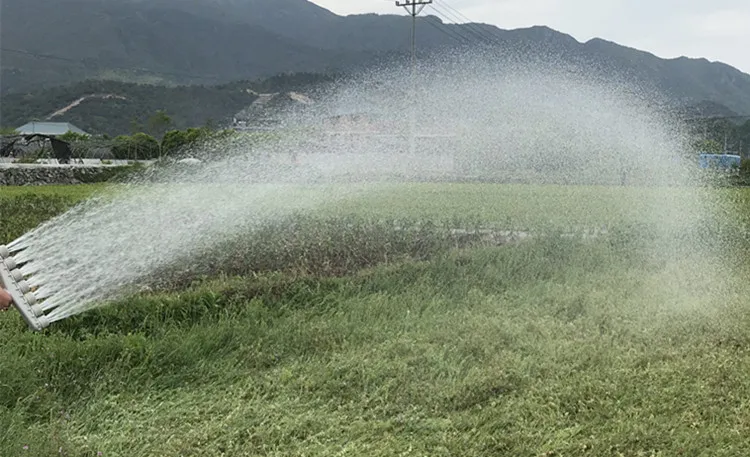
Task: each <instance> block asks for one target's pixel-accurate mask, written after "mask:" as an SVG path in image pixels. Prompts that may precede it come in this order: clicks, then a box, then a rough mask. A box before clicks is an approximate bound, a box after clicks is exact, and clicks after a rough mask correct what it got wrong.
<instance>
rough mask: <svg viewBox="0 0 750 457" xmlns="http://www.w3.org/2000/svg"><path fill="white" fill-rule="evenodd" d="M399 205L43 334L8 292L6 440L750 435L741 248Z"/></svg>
mask: <svg viewBox="0 0 750 457" xmlns="http://www.w3.org/2000/svg"><path fill="white" fill-rule="evenodd" d="M1 201H2V199H0V202H1ZM743 201H744V200H742V199H738V200H735V201H732V202H729V203H728V206H727V208H730V207H731V206H732V205H735V204H741V203H742V202H743ZM0 204H1V203H0ZM27 210H28V208H27ZM31 212H32V213H33V211H31ZM40 214H41V213H40ZM469 214H471V213H469ZM404 215H409V216H413V215H411V214H409V213H408V212H407V213H402V214H401V215H400V216H399V217H398V221H395V219H396V218H393V217H392V218H388V217H384V216H387V214H385V213H384V212H380V213H378V212H376V211H372V210H371V212H370V213H369V216H367V215H364V214H362V213H359V214H354V215H351V214H350V215H349V216H346V215H341V214H339V215H331V214H326V215H319V216H316V217H311V216H309V215H308V216H304V215H296V216H294V217H292V218H291V219H290V220H287V221H283V223H281V224H278V225H275V224H269V225H267V226H265V227H262V228H260V229H258V232H256V233H255V234H254V235H255V236H252V237H247V238H246V237H239V238H238V239H235V240H229V241H227V243H229V244H228V245H227V246H222V247H221V249H219V250H218V251H215V252H212V253H211V254H212V256H206V257H205V258H207V259H214V260H212V261H207V262H205V263H192V264H183V265H181V266H180V268H175V269H174V270H171V271H170V272H164V273H165V274H164V275H159V277H160V278H161V279H162V281H152V284H151V286H152V288H153V289H152V290H144V291H141V292H139V293H135V294H133V295H132V296H128V297H126V298H123V299H121V300H119V301H118V302H116V303H113V304H112V306H108V307H105V308H101V309H98V310H95V311H92V312H89V313H85V314H82V315H79V316H75V317H73V318H70V319H67V320H65V321H62V322H59V323H56V324H55V325H54V326H52V327H51V328H49V329H48V330H47V331H46V332H45V333H44V334H41V335H40V334H32V333H29V332H28V331H26V330H25V329H24V327H23V324H22V322H21V320H20V319H19V318H18V316H17V315H16V314H15V313H5V314H2V315H0V354H2V356H1V357H0V430H2V433H0V455H2V456H5V455H8V456H16V455H20V456H23V455H35V456H53V455H69V456H94V455H97V453H98V452H101V453H102V455H103V456H111V455H118V456H119V455H122V456H129V457H131V456H132V457H140V456H154V455H159V456H162V455H163V456H221V455H224V456H229V455H231V456H250V455H309V456H316V455H321V456H322V455H326V456H328V455H357V456H362V455H368V456H369V455H371V456H386V455H387V456H392V455H431V456H432V455H462V456H463V455H466V456H474V455H476V456H479V455H514V456H515V455H518V456H552V455H555V456H579V455H580V456H586V455H592V456H594V455H596V456H600V455H604V456H673V455H711V456H736V455H744V453H745V451H746V450H747V449H748V448H750V438H748V437H750V419H749V417H750V416H748V414H747V411H746V408H745V404H746V401H745V399H746V398H748V397H750V381H748V380H747V379H746V378H747V377H746V375H745V373H746V372H747V370H748V368H750V337H749V336H748V332H747V328H748V324H750V310H749V309H748V307H747V299H746V297H747V296H748V293H749V292H750V285H748V283H747V281H745V280H744V279H742V278H745V277H747V274H748V273H750V264H748V263H747V261H746V257H743V255H729V256H724V254H725V253H726V250H715V249H689V248H691V247H695V246H698V244H697V243H698V241H700V242H703V241H705V240H706V239H710V238H711V237H707V236H706V235H705V233H693V234H686V235H685V237H684V238H681V239H674V240H669V239H667V240H664V239H660V238H658V234H655V233H654V232H653V231H652V230H650V228H649V227H648V226H645V225H642V224H635V223H634V224H632V225H629V226H620V228H619V229H618V230H611V231H610V232H609V233H608V234H607V235H605V236H602V237H599V238H596V239H590V240H582V239H571V238H566V237H563V236H561V235H560V233H559V232H556V231H555V230H551V231H550V232H548V233H546V234H544V236H540V237H538V238H536V239H534V240H531V241H526V242H520V243H511V244H504V245H499V246H498V245H496V244H497V243H495V242H494V241H493V240H491V239H486V238H482V237H475V238H473V239H471V238H469V239H466V238H462V239H457V238H456V237H452V236H450V235H449V234H448V232H446V230H445V228H447V227H452V226H454V224H455V223H462V224H464V225H473V224H475V223H476V221H475V220H474V219H473V218H464V219H461V218H460V217H456V219H455V220H452V219H453V217H452V216H453V215H450V214H443V215H441V216H444V217H445V218H444V223H441V222H439V219H438V218H432V217H425V218H424V219H419V221H420V223H419V224H417V223H416V218H415V219H413V220H412V224H411V225H410V224H409V223H408V219H409V218H408V217H406V218H405V217H404ZM39 217H41V216H39ZM403 219H407V222H405V221H404V220H403ZM429 220H438V222H433V223H432V224H429V223H425V222H424V221H429ZM14 221H15V219H14ZM20 221H21V222H19V223H18V224H17V227H22V226H24V224H31V223H33V221H31V220H20ZM480 222H482V221H480ZM737 224H738V225H737V227H739V226H742V223H739V222H738V223H737ZM720 228H721V227H720ZM407 229H408V230H407ZM705 230H712V228H711V227H706V228H705ZM698 232H700V231H698ZM716 232H717V233H715V234H716V235H717V239H719V241H717V245H718V246H721V247H726V246H725V245H724V241H722V240H724V238H720V237H718V234H720V233H719V232H721V231H720V230H718V229H717V230H716ZM725 238H726V239H731V237H728V236H727V237H725ZM230 246H231V249H228V248H229V247H230ZM743 246H745V245H744V244H742V242H740V241H737V245H736V247H737V250H734V251H730V253H731V252H743V251H739V249H740V248H742V247H743ZM733 249H734V248H733ZM713 256H722V257H713ZM726 262H730V263H731V265H729V266H727V265H725V263H726ZM187 265H189V266H190V267H191V269H186V268H185V266H187ZM166 273H170V274H169V275H167V274H166ZM725 273H726V274H725ZM154 279H156V278H154ZM167 279H168V280H167ZM24 446H28V449H24Z"/></svg>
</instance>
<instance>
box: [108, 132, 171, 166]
mask: <svg viewBox="0 0 750 457" xmlns="http://www.w3.org/2000/svg"><path fill="white" fill-rule="evenodd" d="M159 150H160V147H159V142H158V141H156V139H155V138H154V137H152V136H150V135H147V134H145V133H136V134H135V135H132V136H127V135H120V136H118V137H116V138H115V140H114V145H113V146H112V154H114V156H115V158H117V159H123V160H145V159H154V158H157V157H159Z"/></svg>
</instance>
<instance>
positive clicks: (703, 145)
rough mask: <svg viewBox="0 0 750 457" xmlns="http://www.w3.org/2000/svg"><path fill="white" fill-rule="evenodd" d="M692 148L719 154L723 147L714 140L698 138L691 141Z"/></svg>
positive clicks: (704, 152)
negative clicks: (693, 141)
mask: <svg viewBox="0 0 750 457" xmlns="http://www.w3.org/2000/svg"><path fill="white" fill-rule="evenodd" d="M693 149H695V151H696V152H699V153H703V154H721V153H722V151H723V149H724V148H723V147H722V146H721V144H719V142H718V141H716V140H699V141H696V142H695V143H693Z"/></svg>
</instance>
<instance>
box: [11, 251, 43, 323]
mask: <svg viewBox="0 0 750 457" xmlns="http://www.w3.org/2000/svg"><path fill="white" fill-rule="evenodd" d="M18 267H19V265H18V263H17V262H16V260H15V259H14V258H13V257H12V256H11V252H10V250H9V249H8V247H7V246H0V286H2V287H3V288H5V290H7V291H8V293H9V294H10V296H11V298H12V299H13V304H14V305H15V307H16V309H17V310H18V312H19V313H21V317H23V320H25V321H26V323H27V324H28V325H29V328H30V329H31V330H34V331H37V332H39V331H41V330H43V329H44V328H46V327H48V326H49V324H50V321H49V319H48V318H47V316H46V314H45V312H44V309H43V308H42V304H41V303H40V302H39V300H37V297H36V295H34V292H33V291H32V289H31V286H30V285H29V283H28V282H27V281H26V279H27V278H25V277H24V275H23V273H21V270H20V269H19V268H18Z"/></svg>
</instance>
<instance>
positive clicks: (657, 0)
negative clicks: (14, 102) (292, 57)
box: [313, 0, 750, 72]
mask: <svg viewBox="0 0 750 457" xmlns="http://www.w3.org/2000/svg"><path fill="white" fill-rule="evenodd" d="M313 2H314V3H317V4H319V5H321V6H323V7H325V8H328V9H330V10H332V11H334V12H336V13H338V14H354V13H364V12H376V13H381V14H401V13H403V10H399V9H398V8H396V6H395V1H391V0H313ZM435 5H436V6H437V7H438V8H439V9H443V10H444V11H445V10H447V8H448V7H449V6H450V7H452V8H455V9H456V10H458V11H460V12H461V13H462V14H464V15H465V16H467V17H468V18H470V19H471V20H473V21H475V22H485V23H490V24H495V25H497V26H498V27H501V28H504V29H513V28H520V27H529V26H532V25H548V26H550V27H552V28H554V29H556V30H559V31H561V32H564V33H568V34H570V35H573V36H574V37H575V38H577V39H578V40H580V41H586V40H588V39H591V38H594V37H599V38H604V39H606V40H610V41H615V42H617V43H620V44H623V45H626V46H632V47H636V48H639V49H643V50H645V51H649V52H652V53H654V54H656V55H658V56H660V57H668V58H670V57H679V56H682V55H685V56H688V57H705V58H707V59H709V60H720V61H723V62H725V63H728V64H730V65H734V66H736V67H738V68H740V69H742V70H744V71H746V72H750V46H748V44H747V43H750V1H748V0H712V1H705V0H435ZM430 13H431V14H435V11H434V10H431V11H430Z"/></svg>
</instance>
